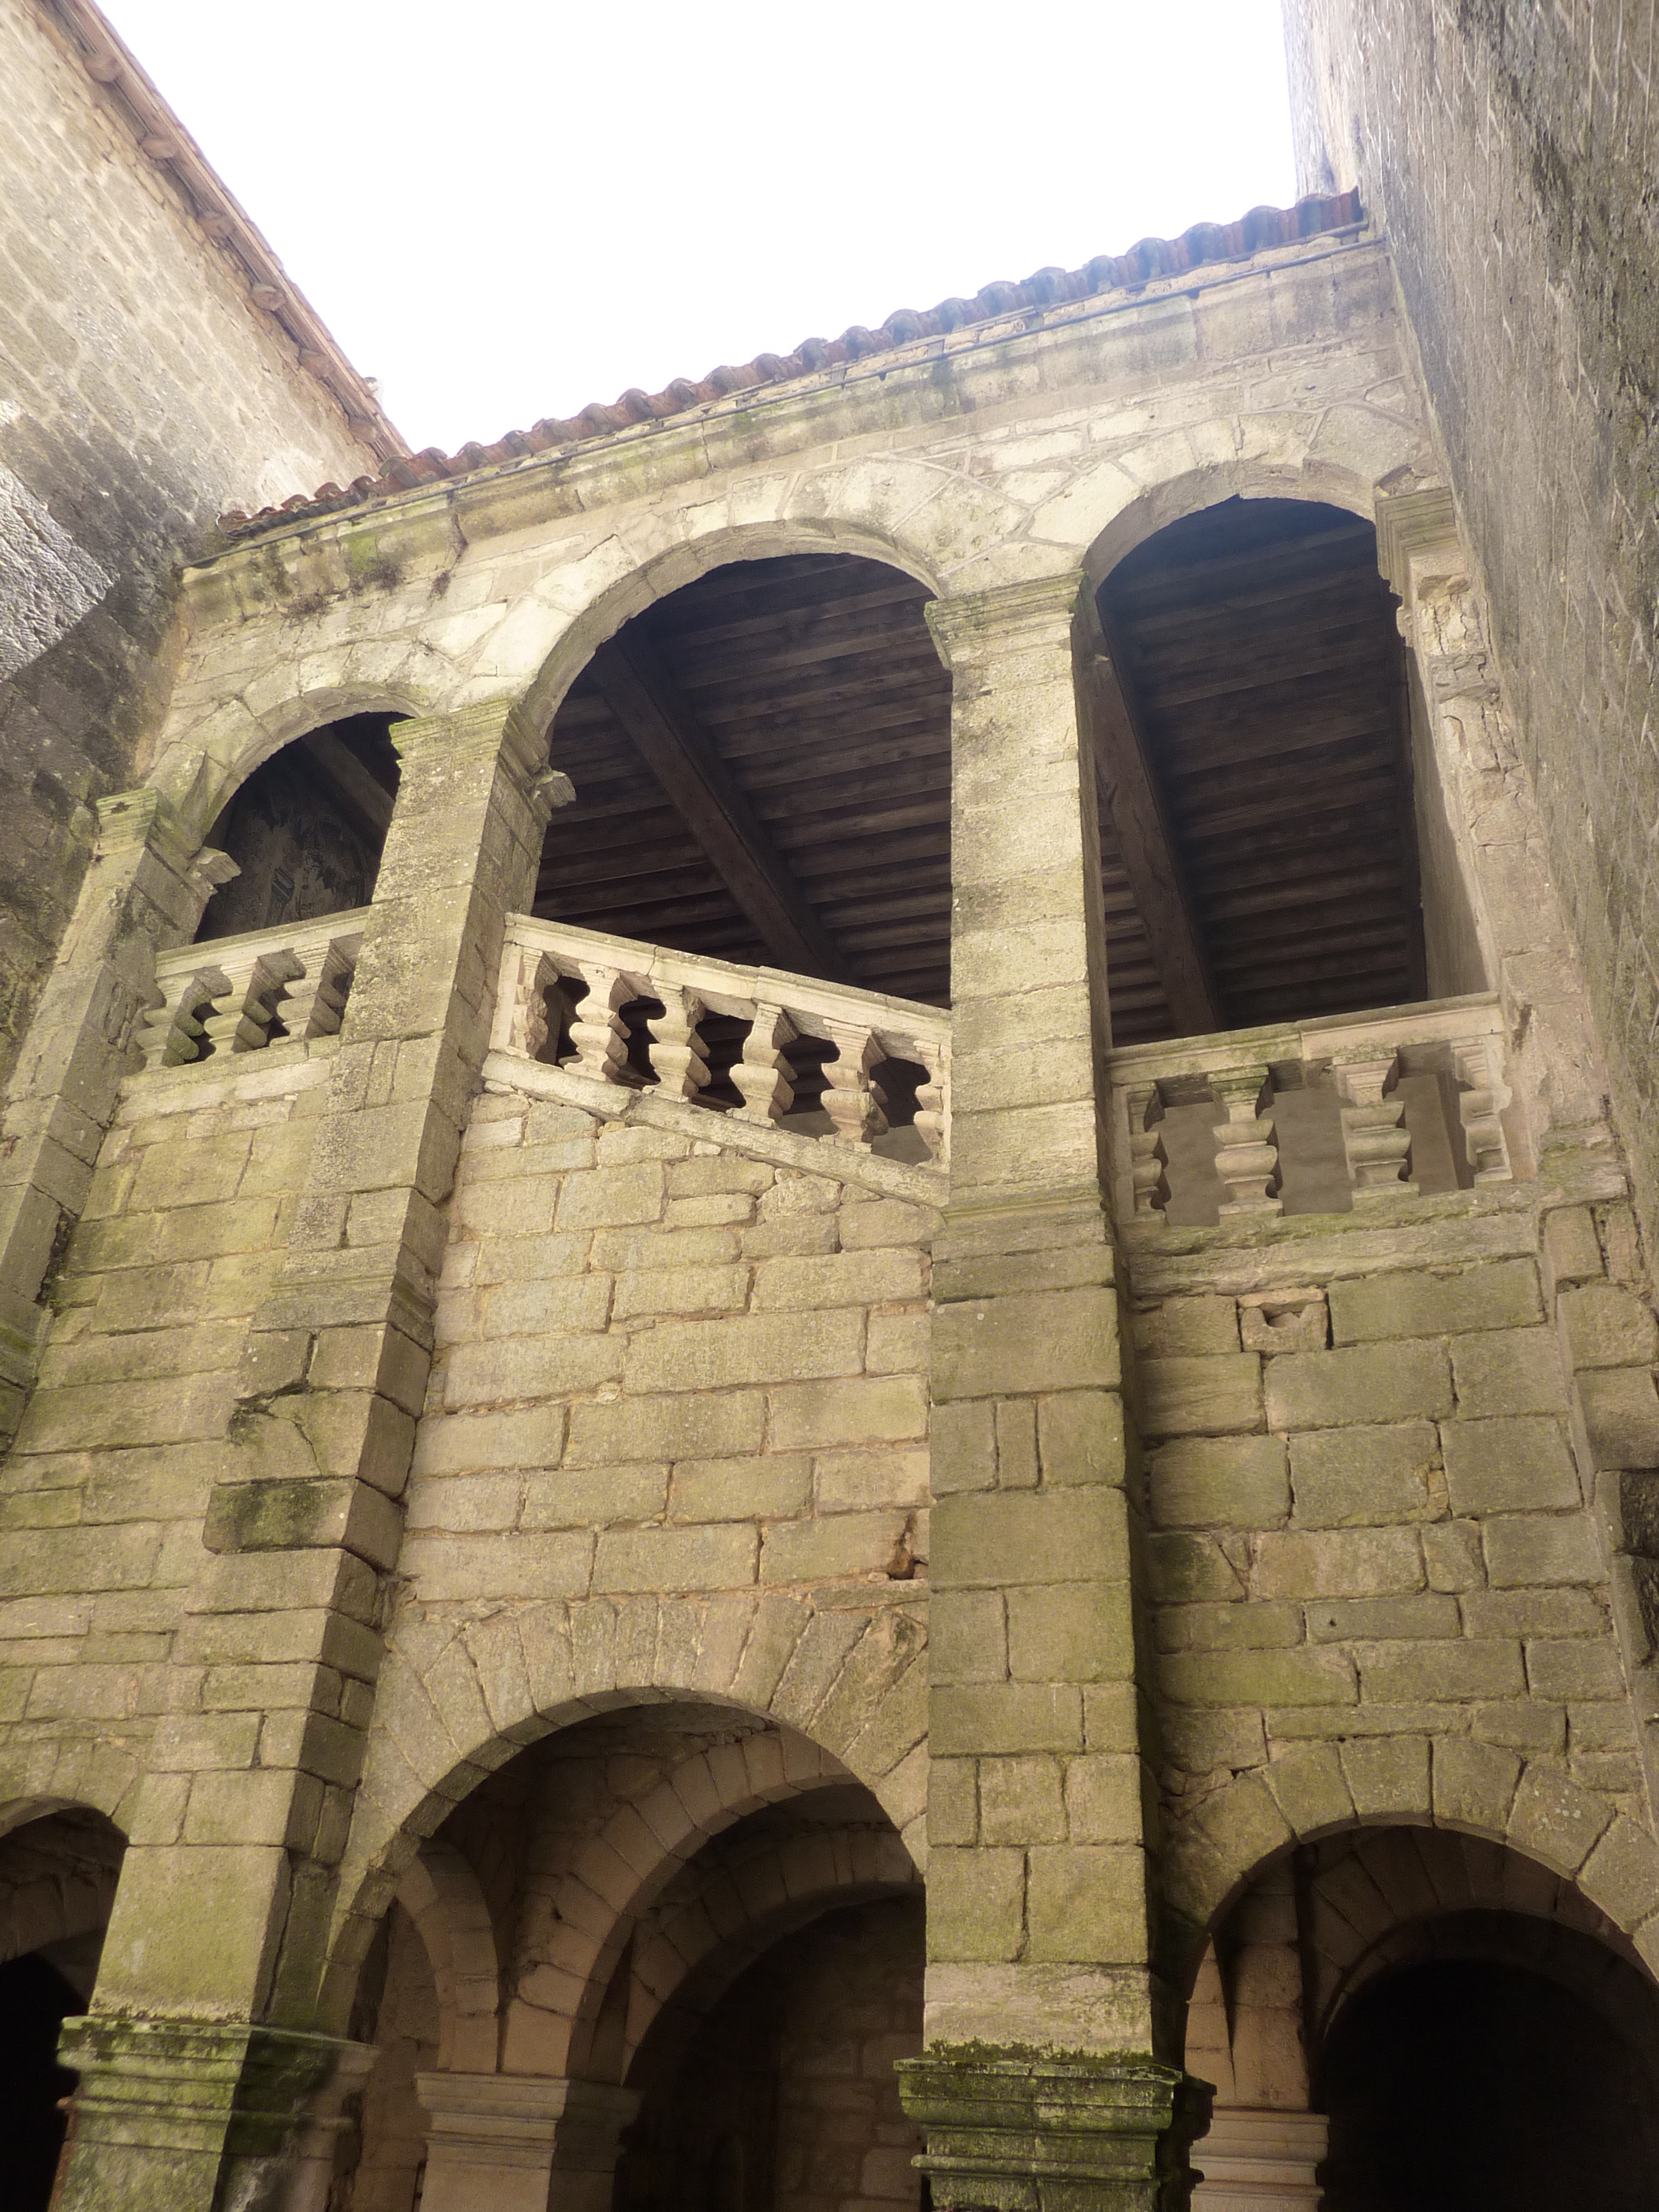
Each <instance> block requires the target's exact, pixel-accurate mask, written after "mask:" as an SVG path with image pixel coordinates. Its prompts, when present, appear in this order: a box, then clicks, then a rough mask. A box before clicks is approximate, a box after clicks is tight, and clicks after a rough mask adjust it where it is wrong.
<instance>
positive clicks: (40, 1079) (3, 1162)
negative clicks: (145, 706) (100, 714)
mask: <svg viewBox="0 0 1659 2212" xmlns="http://www.w3.org/2000/svg"><path fill="white" fill-rule="evenodd" d="M235 873H236V867H235V864H234V862H233V861H231V860H227V859H226V857H225V855H224V854H222V853H215V852H211V851H208V850H205V849H200V850H198V848H197V845H196V843H195V841H194V840H193V839H192V838H191V836H190V835H189V834H188V832H187V831H186V829H185V826H184V824H183V823H181V822H180V821H179V817H178V816H177V815H176V814H175V813H174V811H173V808H172V807H171V805H169V804H168V803H167V800H166V799H163V798H162V796H161V793H160V792H158V791H127V792H122V793H119V794H118V795H117V796H115V797H113V798H110V799H100V800H99V802H98V842H97V844H96V846H95V847H94V850H93V856H92V863H91V866H89V867H88V870H87V873H86V878H85V880H84V881H83V883H82V885H81V896H80V897H79V899H78V900H77V901H76V908H75V913H74V915H73V917H72V919H71V920H70V926H69V928H68V930H67V931H66V932H65V933H64V942H63V944H62V945H61V946H60V948H59V950H58V959H57V962H56V963H55V964H54V966H53V969H52V975H51V976H50V978H49V979H48V981H47V983H46V989H45V991H44V992H43V993H42V994H41V999H40V1006H38V1007H37V1008H36V1010H35V1014H34V1018H33V1021H32V1022H31V1023H30V1024H29V1033H28V1036H27V1040H26V1042H25V1045H24V1048H23V1053H22V1056H21V1059H20V1060H18V1063H17V1066H15V1068H14V1069H13V1071H12V1079H11V1084H10V1086H9V1091H8V1093H7V1098H6V1108H5V1117H4V1121H3V1123H0V1444H3V1443H5V1442H6V1441H7V1440H9V1438H10V1437H11V1436H12V1434H13V1432H14V1431H15V1429H16V1426H17V1424H18V1421H19V1420H20V1419H21V1416H22V1411H23V1404H24V1401H25V1399H26V1397H27V1393H28V1391H29V1389H30V1388H31V1386H32V1384H33V1380H34V1354H35V1349H36V1345H37V1341H38V1337H39V1333H40V1327H41V1324H42V1323H43V1322H44V1321H45V1318H46V1315H45V1310H44V1309H43V1308H42V1307H40V1305H38V1304H36V1300H37V1298H38V1297H39V1296H40V1285H41V1283H42V1281H43V1280H44V1279H45V1276H46V1270H47V1267H49V1266H50V1265H51V1262H52V1255H53V1254H54V1253H55V1251H56V1250H57V1249H58V1243H59V1241H60V1239H61V1237H62V1236H63V1234H64V1230H65V1228H66V1227H67V1226H68V1225H70V1224H72V1223H73V1222H74V1221H75V1220H76V1218H77V1217H78V1216H79V1214H80V1212H81V1209H82V1206H84V1205H85V1203H86V1198H87V1191H88V1186H89V1185H90V1183H91V1181H92V1172H93V1169H94V1166H95V1165H96V1164H97V1158H98V1147H99V1146H100V1143H101V1141H102V1139H103V1136H104V1132H105V1130H106V1128H107V1127H108V1126H109V1121H110V1116H111V1115H112V1113H113V1112H114V1110H115V1098H116V1091H117V1089H118V1085H119V1084H120V1081H121V1079H122V1077H123V1076H124V1075H126V1074H129V1073H131V1069H132V1066H133V1065H134V1062H133V1060H132V1059H131V1045H132V1042H133V1032H134V1030H135V1028H136V1026H137V1022H138V1019H139V1017H140V1015H141V1014H142V1013H143V1010H144V1008H145V1007H146V1006H150V1005H153V1004H154V1003H155V955H156V953H157V952H158V951H162V950H164V949H166V948H167V947H170V946H172V945H179V944H184V943H185V942H187V941H188V940H189V939H191V937H193V936H194V935H195V933H196V927H197V923H198V922H199V921H201V919H202V908H204V905H205V904H206V903H207V901H208V898H209V896H210V893H211V892H212V890H213V887H214V885H215V884H222V883H224V882H226V881H227V880H228V878H230V877H232V876H234V874H235Z"/></svg>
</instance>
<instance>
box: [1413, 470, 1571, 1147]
mask: <svg viewBox="0 0 1659 2212" xmlns="http://www.w3.org/2000/svg"><path fill="white" fill-rule="evenodd" d="M1377 555H1378V559H1379V562H1380V563H1381V566H1382V568H1383V574H1384V575H1385V576H1386V577H1387V578H1388V580H1389V583H1390V584H1391V585H1392V586H1393V587H1394V589H1395V591H1396V592H1398V593H1399V595H1400V598H1401V601H1402V603H1403V604H1402V605H1401V610H1400V614H1399V623H1400V629H1401V635H1403V636H1404V638H1405V640H1406V641H1407V644H1408V645H1409V646H1410V647H1412V649H1413V653H1415V655H1416V658H1417V665H1418V671H1419V675H1420V677H1421V679H1422V685H1423V695H1424V699H1425V704H1426V707H1427V710H1428V715H1429V721H1430V735H1431V739H1432V742H1433V746H1434V754H1435V767H1436V769H1437V774H1438V776H1439V780H1440V784H1441V787H1442V789H1443V792H1444V794H1445V802H1446V811H1447V814H1448V817H1449V823H1450V827H1451V830H1452V834H1453V837H1454V840H1455V845H1456V848H1457V856H1458V860H1459V863H1460V866H1461V867H1462V872H1463V884H1464V889H1465V890H1466V892H1467V894H1468V900H1469V904H1470V907H1471V908H1472V910H1473V913H1474V918H1475V926H1476V929H1477V932H1478V933H1479V936H1480V947H1481V952H1482V955H1483V957H1484V959H1485V962H1486V969H1487V974H1488V975H1489V977H1490V980H1491V983H1492V987H1493V988H1494V989H1495V990H1496V991H1497V992H1498V994H1499V995H1500V997H1501V998H1502V1000H1503V1003H1504V1024H1505V1027H1506V1029H1507V1030H1508V1032H1509V1037H1510V1048H1509V1054H1508V1073H1509V1082H1510V1086H1511V1088H1512V1091H1513V1093H1514V1096H1513V1098H1512V1099H1511V1100H1510V1101H1509V1102H1507V1103H1506V1104H1505V1108H1504V1115H1503V1120H1504V1129H1505V1132H1506V1133H1507V1134H1508V1137H1509V1143H1510V1157H1511V1158H1512V1159H1513V1160H1514V1163H1515V1171H1516V1175H1518V1176H1526V1175H1529V1174H1531V1173H1533V1172H1534V1167H1535V1164H1536V1163H1537V1161H1538V1159H1539V1157H1540V1155H1541V1152H1542V1151H1543V1150H1544V1148H1545V1145H1546V1140H1547V1139H1548V1138H1549V1136H1550V1135H1551V1133H1552V1132H1553V1133H1555V1135H1556V1137H1557V1139H1558V1141H1559V1140H1560V1139H1563V1138H1565V1139H1568V1140H1572V1139H1577V1140H1579V1141H1586V1140H1587V1141H1589V1143H1590V1144H1592V1145H1593V1146H1599V1147H1606V1146H1608V1145H1610V1144H1611V1142H1612V1137H1611V1132H1610V1131H1608V1130H1607V1128H1606V1126H1605V1115H1604V1110H1603V1100H1604V1097H1605V1094H1606V1091H1607V1072H1606V1069H1605V1066H1604V1065H1603V1062H1602V1057H1601V1048H1600V1046H1599V1045H1598V1044H1597V1042H1596V1039H1595V1030H1594V1028H1593V1026H1592V1023H1591V1018H1590V1008H1589V995H1588V994H1587V993H1586V991H1585V988H1584V983H1583V976H1582V975H1581V973H1580V970H1579V967H1578V961H1577V954H1576V953H1575V952H1574V951H1573V947H1572V941H1571V937H1570V936H1569V934H1568V931H1567V925H1566V920H1565V915H1563V913H1562V910H1561V902H1560V900H1559V896H1557V893H1556V889H1555V882H1554V878H1553V876H1552V874H1551V872H1550V866H1549V860H1548V856H1547V852H1546V849H1545V844H1544V829H1543V823H1542V820H1541V817H1540V815H1539V811H1538V802H1537V799H1536V797H1535V795H1534V791H1533V787H1532V779H1531V777H1530V776H1529V775H1528V773H1527V769H1526V767H1525V764H1524V763H1523V762H1522V758H1521V755H1520V751H1519V749H1518V747H1517V746H1516V739H1515V727H1514V722H1513V719H1512V717H1511V716H1510V712H1509V710H1508V708H1506V706H1505V705H1504V699H1503V696H1502V693H1501V691H1500V690H1499V687H1498V670H1497V667H1496V665H1495V664H1494V662H1493V659H1492V649H1491V647H1490V644H1489V642H1488V640H1487V635H1486V619H1485V614H1484V611H1483V609H1482V606H1481V604H1480V597H1479V594H1478V593H1477V592H1476V590H1475V588H1474V580H1473V569H1472V568H1471V564H1470V562H1469V559H1468V555H1467V553H1466V552H1465V550H1464V549H1463V544H1462V538H1460V536H1459V534H1458V529H1457V518H1456V514H1455V511H1454V509H1453V506H1452V499H1451V494H1450V493H1449V492H1447V491H1421V492H1408V493H1403V494H1399V495H1395V497H1393V498H1389V499H1383V500H1379V501H1378V502H1377Z"/></svg>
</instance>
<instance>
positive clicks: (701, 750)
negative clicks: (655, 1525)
mask: <svg viewBox="0 0 1659 2212" xmlns="http://www.w3.org/2000/svg"><path fill="white" fill-rule="evenodd" d="M590 665H591V667H592V674H593V678H594V681H595V682H596V683H597V684H598V685H599V690H601V691H602V692H603V693H604V694H605V703H606V705H607V706H608V707H609V708H610V709H611V713H612V714H614V715H615V716H616V718H617V721H618V722H620V723H621V725H622V726H623V730H624V731H625V732H626V733H627V735H628V737H629V738H630V740H631V741H632V743H633V744H634V746H635V750H637V751H638V753H639V754H640V757H641V759H642V760H644V762H645V763H646V765H647V767H648V768H649V769H650V770H651V772H652V774H653V775H654V776H655V777H656V779H657V781H658V782H659V784H660V785H661V786H662V787H663V789H664V791H665V792H666V793H667V794H668V797H669V799H670V800H671V803H672V805H673V806H674V808H675V810H676V811H677V812H678V814H679V816H680V818H681V819H682V820H683V821H684V823H685V826H686V828H687V829H689V830H690V832H691V834H692V836H694V837H695V838H696V841H697V842H698V844H699V845H701V846H702V849H703V851H704V852H705V853H706V854H708V858H709V859H710V860H712V861H713V862H714V866H715V867H716V868H717V869H718V870H719V871H720V875H721V876H722V878H724V879H725V882H726V887H727V888H728V890H730V891H731V893H732V897H733V898H734V899H735V900H736V901H737V902H738V905H739V906H740V907H741V908H743V910H744V913H745V914H746V915H748V916H749V919H750V921H752V922H753V923H754V925H755V927H756V928H757V930H758V931H759V933H760V936H761V939H762V942H763V944H764V945H765V946H766V951H767V957H768V958H769V960H770V961H771V962H772V963H773V964H774V965H775V967H779V968H788V969H794V970H796V971H797V972H798V973H800V972H804V973H806V974H809V975H823V976H825V977H828V978H830V979H831V980H833V981H836V982H850V981H852V980H853V979H852V977H851V976H850V975H848V969H847V963H846V962H845V961H844V960H843V959H842V956H841V954H840V952H839V951H837V950H836V946H835V945H834V944H833V943H832V942H831V941H830V938H829V933H828V931H827V930H826V929H825V928H824V927H823V923H822V922H821V921H819V920H818V917H817V915H816V914H815V913H814V912H813V910H812V908H811V907H810V906H809V905H808V904H807V902H806V901H805V898H804V897H803V896H801V892H800V888H799V884H797V883H796V882H795V879H794V878H793V876H792V875H791V874H790V872H789V871H788V869H787V867H786V866H785V865H784V862H783V860H782V857H781V854H779V852H778V850H777V848H776V847H775V845H774V844H773V842H772V840H771V839H770V837H769V836H767V834H766V831H765V829H763V826H762V824H761V823H760V822H759V821H758V820H757V818H756V816H755V813H754V811H753V810H752V809H751V807H750V804H749V802H748V800H747V799H745V798H744V795H743V793H741V792H740V791H739V790H738V787H737V785H736V783H735V782H734V781H732V775H731V772H730V770H729V769H727V768H726V763H725V762H724V761H722V760H721V758H720V755H719V754H718V753H717V752H716V751H715V750H714V746H713V744H711V743H710V742H709V739H708V734H707V732H705V731H704V729H703V728H702V724H701V723H700V722H699V721H698V720H697V718H696V714H694V713H693V712H692V710H691V708H690V704H689V703H688V702H687V701H686V699H685V698H684V696H683V695H682V693H681V692H680V690H679V689H678V686H677V685H676V684H675V683H674V680H673V678H672V677H671V675H670V674H669V672H668V671H667V669H666V668H665V666H664V665H663V663H662V660H661V659H660V658H659V655H658V653H657V652H656V650H655V648H654V647H653V645H652V644H651V642H650V641H649V640H648V639H647V638H646V637H645V636H644V635H642V634H641V631H640V630H639V629H638V627H637V625H636V626H635V628H634V629H633V630H632V632H631V634H629V635H627V636H626V638H625V639H624V638H623V637H614V638H612V639H611V641H610V643H609V644H608V645H602V646H601V647H599V651H598V652H597V653H595V654H594V656H593V659H592V662H591V664H590Z"/></svg>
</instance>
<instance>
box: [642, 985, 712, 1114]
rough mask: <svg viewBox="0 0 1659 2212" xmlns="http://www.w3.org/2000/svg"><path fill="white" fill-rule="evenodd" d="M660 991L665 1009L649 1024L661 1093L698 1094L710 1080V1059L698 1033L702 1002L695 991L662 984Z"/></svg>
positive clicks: (688, 1095) (677, 1094)
mask: <svg viewBox="0 0 1659 2212" xmlns="http://www.w3.org/2000/svg"><path fill="white" fill-rule="evenodd" d="M658 994H659V997H660V998H661V1000H662V1008H663V1010H662V1012H661V1013H659V1014H657V1015H654V1016H653V1017H652V1018H650V1019H649V1020H648V1021H647V1024H646V1027H647V1029H648V1030H650V1032H651V1065H652V1066H653V1067H654V1068H655V1069H656V1071H657V1080H658V1083H659V1085H660V1086H661V1087H660V1091H659V1096H660V1097H664V1098H695V1097H696V1095H697V1093H698V1091H702V1090H703V1089H704V1088H705V1087H706V1086H707V1085H708V1060H707V1059H706V1058H705V1057H704V1050H705V1048H704V1045H703V1041H702V1037H701V1036H699V1035H698V1034H697V1024H698V1023H699V1022H700V1021H701V1020H702V1017H703V1003H702V1000H701V999H700V998H698V996H697V994H696V992H695V991H684V990H677V989H676V988H675V987H674V986H673V985H672V984H661V985H659V987H658Z"/></svg>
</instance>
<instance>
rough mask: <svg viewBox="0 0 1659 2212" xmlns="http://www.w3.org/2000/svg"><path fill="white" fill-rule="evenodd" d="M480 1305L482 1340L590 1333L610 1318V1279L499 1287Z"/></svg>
mask: <svg viewBox="0 0 1659 2212" xmlns="http://www.w3.org/2000/svg"><path fill="white" fill-rule="evenodd" d="M626 1279H627V1278H625V1277H624V1280H626ZM619 1310H620V1309H619ZM610 1317H611V1278H610V1277H609V1276H608V1275H563V1276H557V1275H556V1276H554V1277H553V1278H552V1279H551V1280H550V1281H547V1282H524V1283H502V1284H500V1285H497V1286H496V1287H495V1289H493V1290H491V1291H489V1292H488V1293H487V1294H486V1296H485V1297H484V1299H483V1315H482V1317H481V1319H480V1321H479V1322H478V1330H479V1334H481V1335H483V1336H486V1337H491V1336H532V1335H544V1334H564V1333H566V1332H567V1331H574V1332H578V1333H591V1332H592V1331H593V1330H595V1329H601V1328H604V1327H605V1322H607V1321H608V1320H609V1319H610Z"/></svg>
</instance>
